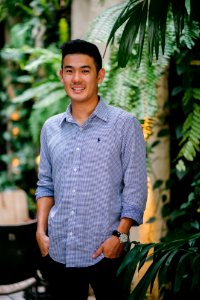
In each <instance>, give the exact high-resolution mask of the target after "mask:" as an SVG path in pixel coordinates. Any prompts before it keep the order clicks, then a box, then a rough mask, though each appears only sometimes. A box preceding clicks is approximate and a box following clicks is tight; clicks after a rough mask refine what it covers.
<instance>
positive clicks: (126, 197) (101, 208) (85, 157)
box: [36, 99, 147, 267]
mask: <svg viewBox="0 0 200 300" xmlns="http://www.w3.org/2000/svg"><path fill="white" fill-rule="evenodd" d="M38 177H39V180H38V187H37V190H36V199H38V198H40V197H46V196H51V197H54V201H55V204H54V206H53V207H52V209H51V211H50V214H49V217H48V235H49V238H50V249H49V254H50V256H51V257H52V258H53V259H54V260H56V261H58V262H61V263H63V264H65V265H66V266H67V267H85V266H90V265H93V264H95V263H97V262H98V261H100V260H101V259H102V258H103V254H101V255H100V256H99V257H98V258H96V259H93V258H92V254H93V253H94V252H95V250H96V249H97V248H99V246H100V245H101V244H102V243H103V242H104V241H105V240H106V239H107V238H108V237H109V236H111V234H112V231H113V230H115V229H117V227H118V224H119V222H120V219H121V218H123V217H127V218H131V219H133V220H135V221H136V222H137V223H138V224H141V223H142V218H143V213H144V209H145V206H146V198H147V176H146V164H145V143H144V138H143V134H142V130H141V125H140V123H139V122H138V121H137V120H136V119H135V118H134V117H133V116H132V115H131V114H130V113H127V112H125V111H124V110H122V109H119V108H115V107H112V106H110V105H107V104H106V103H105V102H104V101H103V100H102V99H100V101H99V103H98V105H97V107H96V109H95V111H94V112H93V113H92V114H91V116H90V117H89V118H88V119H87V121H86V122H85V123H84V124H83V125H82V126H79V125H78V124H77V123H76V121H75V120H74V119H73V117H72V115H71V106H70V105H69V106H68V108H67V111H66V112H65V113H61V114H59V115H56V116H54V117H51V118H49V119H48V120H47V121H46V122H45V124H44V126H43V128H42V132H41V150H40V165H39V174H38Z"/></svg>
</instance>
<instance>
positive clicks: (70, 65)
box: [60, 53, 104, 103]
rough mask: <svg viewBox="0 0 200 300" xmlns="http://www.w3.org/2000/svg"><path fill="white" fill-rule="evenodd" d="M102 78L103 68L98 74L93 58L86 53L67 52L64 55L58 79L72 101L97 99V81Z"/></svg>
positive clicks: (100, 80) (99, 81)
mask: <svg viewBox="0 0 200 300" xmlns="http://www.w3.org/2000/svg"><path fill="white" fill-rule="evenodd" d="M103 78H104V69H101V70H100V71H99V72H98V74H97V70H96V66H95V63H94V59H93V58H92V57H90V56H88V55H86V54H79V53H76V54H68V55H66V56H65V57H64V60H63V68H62V70H60V79H61V82H62V83H63V84H64V88H65V91H66V93H67V94H68V96H69V97H70V99H71V101H72V103H73V102H76V103H78V102H82V103H83V102H88V101H89V102H91V101H96V100H97V93H98V83H101V82H102V81H103Z"/></svg>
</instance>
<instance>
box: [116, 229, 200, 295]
mask: <svg viewBox="0 0 200 300" xmlns="http://www.w3.org/2000/svg"><path fill="white" fill-rule="evenodd" d="M199 243H200V233H199V232H198V233H196V234H192V235H189V236H187V237H186V236H185V237H184V238H182V239H178V240H172V241H166V242H162V243H158V244H154V243H149V244H140V243H137V242H133V244H135V245H134V247H133V248H132V249H131V250H130V251H129V252H128V254H127V255H126V257H125V259H124V261H123V263H122V265H121V266H120V269H119V270H118V272H119V273H120V272H124V273H123V274H124V285H125V286H126V287H129V286H130V285H131V281H132V278H133V275H134V273H135V271H136V270H137V269H138V270H141V269H142V267H143V266H144V263H145V262H147V261H150V262H151V264H150V266H149V268H148V270H147V271H146V273H145V275H144V276H143V277H142V279H141V280H140V282H139V283H138V285H137V286H136V287H135V289H134V290H133V291H132V292H131V295H130V297H129V298H128V299H127V300H141V299H145V297H146V294H147V290H148V289H150V292H151V291H152V288H153V284H154V281H155V279H156V277H157V276H158V280H159V287H160V293H159V299H163V300H164V299H166V300H168V299H170V300H175V299H189V298H190V297H191V298H192V299H197V295H199V292H200V285H199V278H200V254H199V246H200V245H199Z"/></svg>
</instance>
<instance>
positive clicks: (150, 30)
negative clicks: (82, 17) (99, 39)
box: [107, 0, 200, 67]
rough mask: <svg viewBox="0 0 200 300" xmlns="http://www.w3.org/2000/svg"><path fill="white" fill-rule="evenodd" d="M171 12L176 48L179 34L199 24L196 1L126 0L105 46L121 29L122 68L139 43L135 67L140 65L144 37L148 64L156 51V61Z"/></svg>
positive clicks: (162, 45)
mask: <svg viewBox="0 0 200 300" xmlns="http://www.w3.org/2000/svg"><path fill="white" fill-rule="evenodd" d="M171 11H172V14H173V20H174V31H175V35H176V42H177V45H179V42H180V37H181V35H182V31H183V29H184V28H185V27H187V29H188V31H190V27H191V25H192V22H193V21H195V22H199V21H200V18H199V17H200V16H199V10H198V4H197V2H196V1H193V0H190V1H185V0H179V1H172V0H165V1H157V0H150V1H148V0H129V1H128V2H127V4H126V5H125V7H124V8H122V9H121V12H120V14H119V16H118V18H117V20H116V21H115V23H114V25H113V27H112V30H111V32H110V35H109V37H108V40H107V46H108V45H109V44H110V42H113V41H114V38H115V33H116V32H117V30H118V29H119V28H120V27H121V26H122V25H124V28H123V31H122V34H121V37H120V42H119V51H118V63H119V66H120V67H125V66H126V64H127V62H128V60H129V58H130V55H131V54H132V51H133V48H134V47H135V44H136V43H137V38H138V39H139V41H138V51H137V57H138V65H139V64H140V62H141V58H142V51H143V46H144V40H145V35H146V32H147V39H148V57H149V62H150V64H151V63H152V60H153V55H154V51H155V55H156V59H158V56H159V48H160V46H161V48H162V53H163V54H164V52H165V38H166V31H167V16H168V13H169V12H171Z"/></svg>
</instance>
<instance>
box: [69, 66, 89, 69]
mask: <svg viewBox="0 0 200 300" xmlns="http://www.w3.org/2000/svg"><path fill="white" fill-rule="evenodd" d="M73 68H74V67H73V66H71V65H66V66H64V69H73ZM80 69H91V67H90V66H88V65H83V66H81V67H80Z"/></svg>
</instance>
